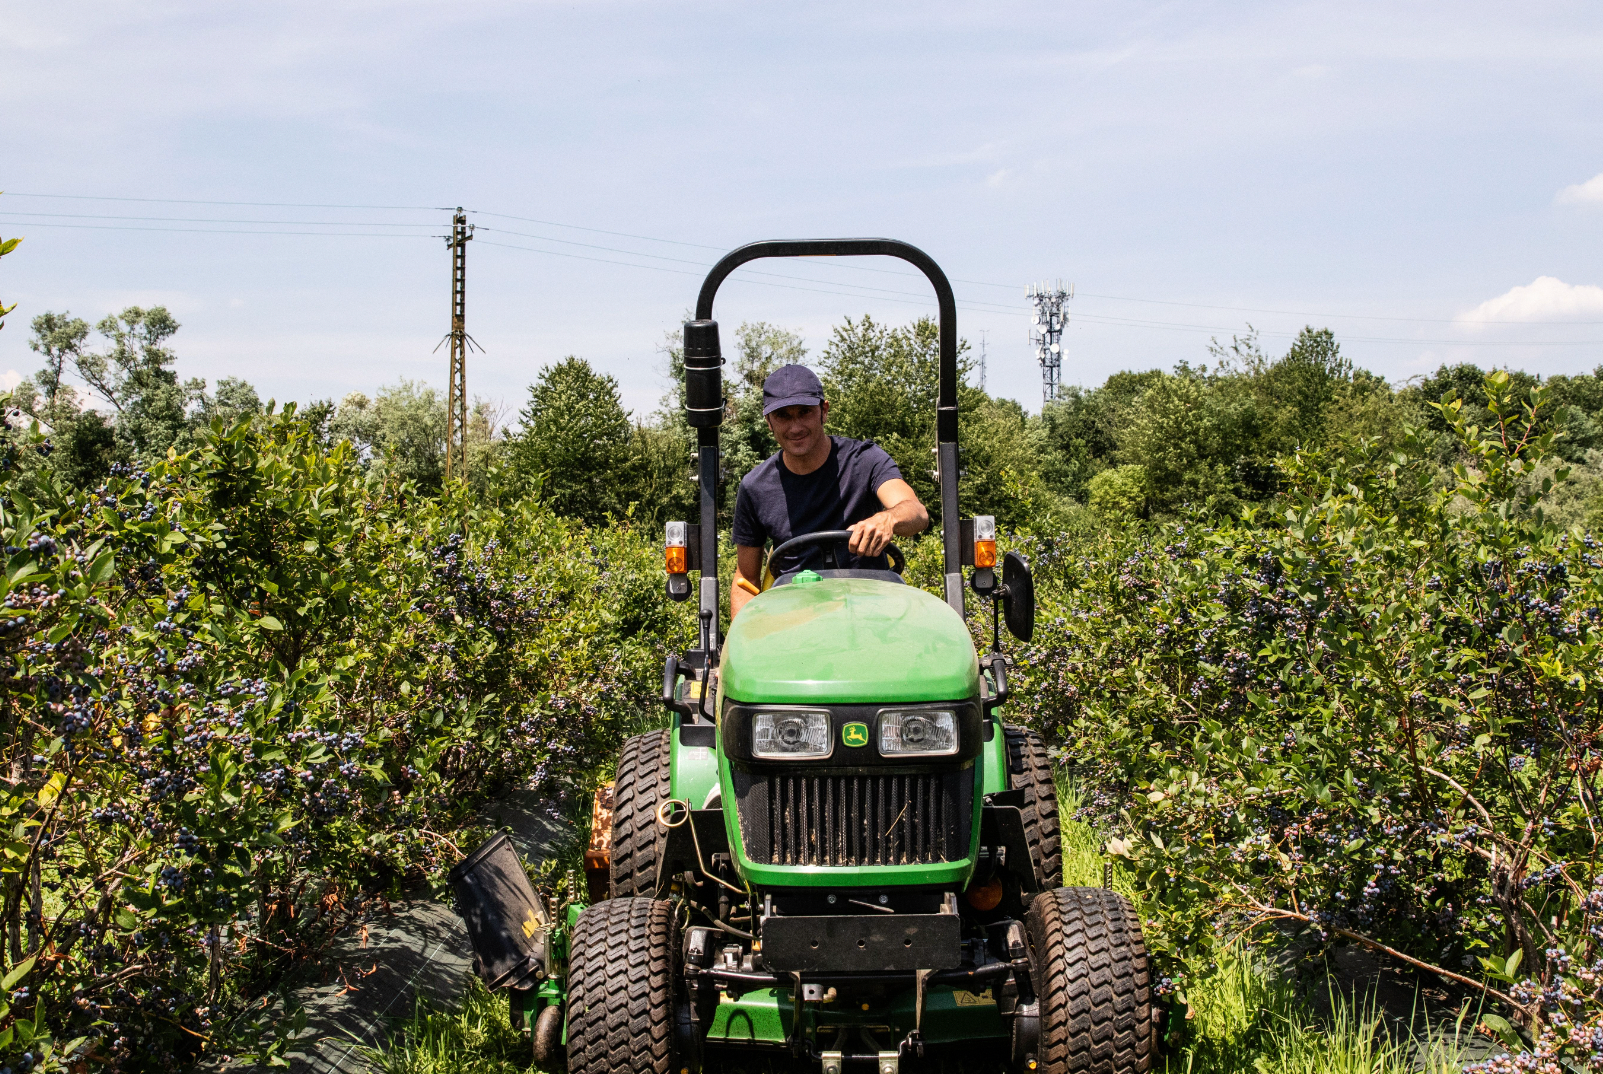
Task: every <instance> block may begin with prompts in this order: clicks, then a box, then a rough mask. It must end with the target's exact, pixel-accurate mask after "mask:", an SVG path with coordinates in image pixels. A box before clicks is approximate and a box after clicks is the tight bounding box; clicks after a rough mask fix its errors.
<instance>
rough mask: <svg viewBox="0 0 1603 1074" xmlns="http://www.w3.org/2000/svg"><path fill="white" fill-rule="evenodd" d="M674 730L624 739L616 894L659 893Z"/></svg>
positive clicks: (615, 821)
mask: <svg viewBox="0 0 1603 1074" xmlns="http://www.w3.org/2000/svg"><path fill="white" fill-rule="evenodd" d="M672 735H673V732H672V731H666V730H664V731H652V732H651V733H649V734H645V735H636V736H635V737H634V738H631V739H629V740H627V741H626V742H624V744H623V753H622V754H620V755H619V757H618V775H617V777H616V779H615V780H614V782H613V784H612V862H611V865H610V871H611V875H612V897H613V898H615V899H626V898H629V897H631V896H635V895H643V896H645V897H647V898H651V897H653V896H655V895H656V894H657V858H658V856H659V851H660V849H661V847H662V840H663V836H664V835H665V834H666V833H664V832H663V831H662V830H661V829H660V828H659V827H658V825H657V806H658V805H660V804H661V803H662V802H665V801H667V800H668V795H669V793H670V792H669V789H668V775H669V768H668V766H669V757H668V750H669V746H670V745H671V742H670V739H671V737H672Z"/></svg>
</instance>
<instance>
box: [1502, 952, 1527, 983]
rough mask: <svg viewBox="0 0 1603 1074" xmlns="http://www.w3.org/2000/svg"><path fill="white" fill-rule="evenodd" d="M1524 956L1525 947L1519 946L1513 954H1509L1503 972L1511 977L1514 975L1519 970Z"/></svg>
mask: <svg viewBox="0 0 1603 1074" xmlns="http://www.w3.org/2000/svg"><path fill="white" fill-rule="evenodd" d="M1524 957H1525V949H1524V948H1523V947H1521V948H1517V949H1516V950H1515V951H1514V953H1513V954H1512V955H1509V956H1508V961H1507V962H1505V963H1503V972H1504V973H1505V974H1507V975H1508V976H1509V977H1513V976H1514V974H1516V973H1518V972H1519V968H1520V960H1521V959H1522V958H1524Z"/></svg>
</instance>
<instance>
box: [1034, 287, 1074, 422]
mask: <svg viewBox="0 0 1603 1074" xmlns="http://www.w3.org/2000/svg"><path fill="white" fill-rule="evenodd" d="M1024 295H1025V297H1026V298H1028V299H1030V300H1031V301H1032V302H1034V303H1035V315H1034V316H1033V317H1031V318H1030V345H1031V346H1032V347H1034V348H1035V360H1036V361H1037V362H1039V363H1040V364H1041V402H1042V404H1043V405H1044V404H1046V403H1050V402H1052V401H1053V400H1055V399H1056V398H1057V397H1058V384H1059V382H1060V381H1061V380H1062V375H1063V329H1064V328H1065V327H1067V326H1068V323H1069V311H1068V303H1069V299H1071V298H1073V297H1074V285H1073V284H1070V285H1069V289H1068V290H1067V291H1065V290H1064V289H1063V281H1062V280H1059V281H1058V282H1057V283H1056V284H1045V283H1032V284H1031V285H1030V286H1029V289H1028V290H1026V291H1025V292H1024Z"/></svg>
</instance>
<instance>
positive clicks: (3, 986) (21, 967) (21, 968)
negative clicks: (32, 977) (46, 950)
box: [0, 955, 39, 992]
mask: <svg viewBox="0 0 1603 1074" xmlns="http://www.w3.org/2000/svg"><path fill="white" fill-rule="evenodd" d="M38 957H39V956H38V955H32V956H30V957H28V958H25V959H23V960H22V961H21V962H19V963H17V964H16V966H14V967H12V969H11V972H9V973H7V974H6V975H5V977H4V978H0V992H9V991H11V990H12V989H13V988H15V987H16V986H17V982H18V981H20V980H22V979H23V978H24V977H26V976H28V971H29V970H31V969H33V964H34V962H35V960H37V959H38Z"/></svg>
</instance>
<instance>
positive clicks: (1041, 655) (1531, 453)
mask: <svg viewBox="0 0 1603 1074" xmlns="http://www.w3.org/2000/svg"><path fill="white" fill-rule="evenodd" d="M1484 392H1485V396H1486V404H1485V407H1484V409H1482V408H1479V407H1477V408H1476V409H1477V410H1478V411H1479V412H1480V413H1481V414H1483V415H1484V416H1485V417H1484V421H1483V423H1478V422H1473V421H1472V420H1471V418H1470V417H1468V416H1467V415H1466V410H1465V407H1464V404H1463V403H1461V402H1459V401H1457V400H1456V399H1449V400H1448V401H1447V402H1446V403H1444V404H1441V405H1440V411H1439V412H1440V414H1441V416H1442V420H1443V423H1444V425H1445V427H1446V428H1448V429H1449V430H1450V435H1451V436H1452V437H1453V438H1454V440H1455V444H1456V446H1455V450H1453V451H1452V452H1451V454H1452V455H1454V456H1456V457H1457V458H1459V459H1461V460H1462V461H1461V462H1460V463H1459V465H1457V467H1456V468H1455V469H1454V470H1453V471H1452V473H1451V474H1449V475H1446V476H1445V477H1444V471H1443V469H1442V468H1441V467H1440V466H1439V465H1438V463H1437V462H1436V461H1435V460H1437V459H1438V458H1440V457H1441V456H1442V454H1443V453H1444V452H1443V450H1442V447H1441V445H1439V444H1437V443H1433V442H1432V441H1431V440H1430V437H1429V435H1428V433H1425V432H1418V433H1412V434H1410V435H1408V436H1406V437H1404V438H1403V443H1402V444H1401V446H1400V448H1399V449H1397V450H1390V451H1388V450H1383V449H1382V448H1381V447H1380V446H1379V445H1377V444H1375V443H1373V442H1364V441H1359V442H1355V443H1352V444H1348V445H1345V446H1342V447H1340V448H1337V449H1331V450H1327V451H1323V452H1304V453H1299V454H1296V455H1295V456H1293V457H1291V458H1287V459H1283V460H1282V462H1281V466H1280V470H1281V472H1280V473H1279V475H1278V480H1279V482H1280V487H1281V489H1282V492H1281V494H1280V497H1279V498H1278V499H1277V500H1276V501H1275V503H1274V504H1273V505H1272V506H1269V507H1265V508H1263V509H1262V510H1260V511H1258V512H1257V513H1255V512H1254V511H1253V510H1247V511H1245V512H1243V513H1242V514H1241V516H1240V517H1239V518H1237V519H1234V520H1229V519H1219V518H1217V517H1215V518H1211V519H1209V518H1197V519H1193V520H1190V521H1189V522H1186V523H1174V524H1170V525H1166V526H1162V527H1152V528H1140V529H1130V530H1119V531H1109V532H1103V533H1101V534H1099V535H1095V536H1092V537H1089V538H1087V537H1084V536H1082V537H1079V538H1074V539H1070V538H1067V537H1056V536H1040V535H1037V536H1033V537H1026V538H1023V539H1022V540H1023V543H1024V544H1025V545H1026V546H1028V550H1029V551H1031V552H1033V556H1034V564H1035V567H1036V570H1037V576H1038V579H1039V582H1038V585H1039V587H1040V589H1041V591H1042V592H1043V593H1044V604H1043V609H1042V616H1043V623H1042V629H1040V630H1038V632H1037V635H1036V638H1035V642H1034V644H1033V645H1031V646H1029V647H1027V648H1026V649H1025V650H1024V651H1023V652H1022V653H1021V654H1020V661H1019V662H1020V671H1021V672H1022V674H1023V677H1024V678H1025V685H1024V688H1023V689H1022V691H1021V692H1022V694H1023V697H1024V699H1025V701H1024V704H1025V707H1026V709H1027V710H1028V713H1029V717H1030V718H1031V719H1032V720H1033V722H1034V723H1035V724H1036V725H1037V726H1039V727H1041V728H1042V729H1043V730H1045V731H1047V732H1048V733H1049V734H1050V735H1051V736H1052V737H1053V738H1055V739H1056V740H1057V741H1059V742H1060V743H1062V744H1063V746H1064V748H1065V753H1066V757H1067V758H1068V760H1069V761H1070V763H1073V764H1075V765H1076V766H1077V773H1078V778H1079V780H1080V783H1081V786H1082V788H1083V791H1084V794H1085V799H1084V809H1083V810H1082V814H1083V818H1082V819H1093V820H1095V821H1096V822H1097V823H1098V824H1099V825H1100V826H1101V827H1102V828H1103V829H1104V830H1106V831H1108V832H1109V833H1110V834H1112V835H1114V836H1115V838H1113V839H1111V841H1110V843H1109V850H1110V851H1111V852H1112V853H1114V854H1116V855H1121V856H1123V857H1124V859H1125V863H1126V865H1127V866H1128V867H1129V868H1130V869H1131V870H1132V871H1133V872H1134V873H1135V875H1136V876H1137V878H1138V881H1139V886H1140V889H1141V891H1142V893H1143V899H1144V903H1145V912H1146V913H1147V915H1148V919H1149V920H1148V933H1149V937H1148V939H1149V943H1150V944H1151V945H1152V946H1153V947H1154V948H1155V949H1156V951H1157V954H1158V956H1159V959H1160V963H1161V967H1160V972H1159V976H1160V977H1161V979H1162V980H1161V986H1160V988H1159V991H1160V992H1163V993H1169V994H1172V995H1174V996H1175V999H1176V1000H1178V1001H1180V1002H1183V1001H1184V999H1185V991H1186V988H1187V987H1188V984H1189V983H1191V982H1194V981H1197V980H1198V979H1199V977H1200V975H1204V974H1206V973H1207V972H1208V968H1209V967H1210V966H1211V965H1214V964H1216V963H1217V960H1218V959H1219V957H1220V955H1221V952H1222V949H1223V948H1224V947H1225V945H1227V944H1229V943H1233V942H1235V941H1237V940H1238V939H1240V938H1241V937H1243V936H1245V937H1248V938H1249V939H1250V938H1254V937H1256V938H1267V939H1284V938H1285V937H1286V936H1287V935H1288V934H1289V933H1296V934H1298V935H1300V936H1301V937H1302V938H1303V939H1304V940H1305V941H1309V942H1312V943H1313V944H1314V945H1315V946H1316V948H1317V947H1319V946H1328V945H1332V944H1348V943H1350V944H1359V945H1362V946H1365V947H1367V948H1370V949H1372V950H1374V951H1376V952H1378V953H1380V954H1382V955H1383V956H1385V957H1387V958H1394V959H1398V960H1401V961H1403V962H1406V963H1408V964H1411V965H1413V966H1415V967H1417V968H1420V969H1422V970H1428V971H1429V972H1432V973H1434V974H1437V975H1439V976H1440V977H1442V978H1446V979H1449V980H1451V981H1454V982H1456V983H1457V984H1458V985H1459V986H1460V987H1462V988H1464V989H1467V990H1469V991H1470V993H1471V994H1475V993H1479V994H1481V995H1483V996H1484V997H1486V998H1487V999H1488V1000H1490V1001H1492V1003H1491V1005H1490V1006H1489V1007H1488V1008H1487V1010H1488V1011H1500V1012H1501V1013H1488V1014H1487V1015H1486V1016H1485V1017H1484V1019H1483V1024H1484V1025H1485V1027H1486V1029H1487V1030H1488V1031H1492V1032H1496V1033H1498V1034H1499V1035H1501V1036H1502V1037H1504V1039H1505V1040H1506V1042H1507V1043H1508V1044H1509V1046H1510V1049H1511V1054H1510V1056H1506V1057H1503V1058H1500V1059H1496V1060H1491V1061H1488V1063H1487V1064H1486V1065H1485V1067H1484V1069H1486V1070H1497V1071H1504V1070H1510V1071H1511V1070H1539V1071H1544V1072H1558V1071H1560V1070H1570V1071H1578V1070H1584V1069H1591V1070H1600V1069H1603V959H1600V955H1603V943H1600V941H1603V867H1600V862H1599V860H1598V852H1599V843H1598V837H1597V826H1598V825H1599V823H1603V816H1600V811H1599V809H1598V801H1597V793H1598V789H1599V786H1598V785H1599V780H1598V771H1599V767H1600V765H1603V742H1600V736H1603V717H1600V703H1603V546H1600V545H1599V543H1598V542H1597V541H1596V540H1594V539H1593V538H1592V537H1590V536H1588V535H1586V534H1584V533H1583V532H1581V531H1580V530H1579V529H1575V530H1565V529H1562V528H1561V527H1559V526H1558V525H1556V524H1555V523H1554V522H1553V521H1552V520H1551V519H1550V518H1549V517H1548V515H1547V513H1546V512H1545V510H1544V498H1545V497H1547V496H1548V495H1550V494H1551V491H1552V488H1553V485H1554V482H1555V481H1557V482H1562V481H1563V480H1564V477H1565V474H1564V472H1563V470H1562V469H1559V470H1557V471H1555V470H1553V468H1552V463H1551V456H1552V455H1553V454H1554V452H1555V450H1556V448H1555V436H1557V435H1558V431H1557V430H1559V429H1561V427H1562V424H1563V423H1562V422H1555V421H1550V420H1548V415H1547V412H1546V411H1547V407H1548V402H1547V400H1546V399H1545V398H1544V393H1543V391H1542V390H1541V389H1540V388H1536V389H1534V390H1532V391H1530V392H1529V393H1528V394H1522V393H1519V392H1517V391H1516V390H1515V388H1514V386H1513V385H1512V384H1511V382H1510V378H1509V377H1508V375H1507V374H1504V373H1496V374H1493V375H1491V376H1490V377H1488V378H1487V379H1486V381H1485V384H1484ZM1268 926H1278V927H1276V928H1270V927H1268Z"/></svg>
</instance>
